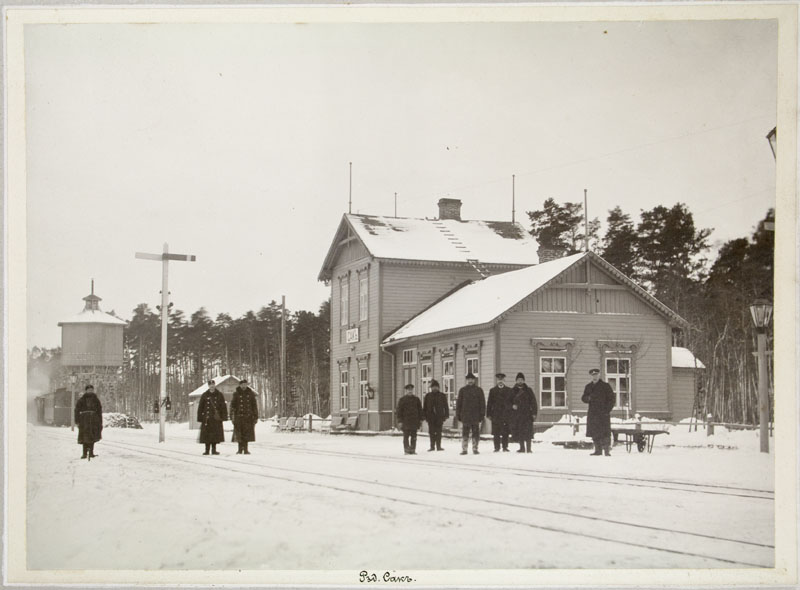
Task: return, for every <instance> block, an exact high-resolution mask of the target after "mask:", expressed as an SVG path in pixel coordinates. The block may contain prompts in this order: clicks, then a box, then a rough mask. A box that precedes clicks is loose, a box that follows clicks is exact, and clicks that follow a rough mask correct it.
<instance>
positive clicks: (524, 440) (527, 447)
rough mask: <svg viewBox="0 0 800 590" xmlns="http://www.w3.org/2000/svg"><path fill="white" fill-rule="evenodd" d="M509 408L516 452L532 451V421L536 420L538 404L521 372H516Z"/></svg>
mask: <svg viewBox="0 0 800 590" xmlns="http://www.w3.org/2000/svg"><path fill="white" fill-rule="evenodd" d="M511 410H512V414H513V417H512V419H511V422H512V424H513V430H514V437H515V438H516V439H517V442H518V443H519V450H518V451H517V452H518V453H530V452H532V451H531V439H532V438H533V423H534V422H535V421H536V414H537V413H538V412H539V406H538V405H537V403H536V396H535V395H534V394H533V390H532V389H531V388H530V387H528V385H527V384H526V383H525V375H524V374H523V373H517V382H516V383H515V384H514V393H513V395H512V397H511Z"/></svg>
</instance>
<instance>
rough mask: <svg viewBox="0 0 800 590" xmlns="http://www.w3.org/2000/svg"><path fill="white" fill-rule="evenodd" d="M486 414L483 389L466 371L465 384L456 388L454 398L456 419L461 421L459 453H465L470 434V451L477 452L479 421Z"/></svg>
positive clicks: (479, 430) (473, 376)
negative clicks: (455, 396)
mask: <svg viewBox="0 0 800 590" xmlns="http://www.w3.org/2000/svg"><path fill="white" fill-rule="evenodd" d="M485 415H486V398H485V397H484V394H483V389H481V388H480V387H478V386H477V385H475V375H473V374H472V373H467V384H466V385H465V386H464V387H462V388H461V389H459V390H458V399H457V400H456V420H457V421H458V422H461V454H462V455H466V454H467V446H468V442H469V438H470V434H471V435H472V453H473V454H475V455H477V454H478V442H479V441H480V432H481V422H482V421H483V417H484V416H485Z"/></svg>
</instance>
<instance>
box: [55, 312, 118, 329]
mask: <svg viewBox="0 0 800 590" xmlns="http://www.w3.org/2000/svg"><path fill="white" fill-rule="evenodd" d="M64 324H109V325H112V326H126V325H128V322H126V321H125V320H123V319H120V318H118V317H117V316H113V315H111V314H110V313H106V312H104V311H100V310H99V309H84V310H83V311H81V312H80V313H78V314H75V315H74V316H72V317H71V318H68V319H66V320H62V321H60V322H58V325H59V326H61V325H64Z"/></svg>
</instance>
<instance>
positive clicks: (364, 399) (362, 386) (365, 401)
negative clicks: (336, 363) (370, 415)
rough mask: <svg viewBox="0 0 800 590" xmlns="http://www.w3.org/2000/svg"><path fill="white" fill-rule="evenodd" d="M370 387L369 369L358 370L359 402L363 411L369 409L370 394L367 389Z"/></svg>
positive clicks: (360, 368)
mask: <svg viewBox="0 0 800 590" xmlns="http://www.w3.org/2000/svg"><path fill="white" fill-rule="evenodd" d="M368 386H369V367H359V368H358V401H359V406H360V408H359V409H361V410H366V409H367V408H368V407H369V393H368V392H367V387H368Z"/></svg>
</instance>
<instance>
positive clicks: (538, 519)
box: [47, 433, 774, 567]
mask: <svg viewBox="0 0 800 590" xmlns="http://www.w3.org/2000/svg"><path fill="white" fill-rule="evenodd" d="M47 436H50V437H52V438H59V439H64V438H66V437H64V436H59V435H57V434H55V433H53V434H48V435H47ZM103 446H104V447H109V448H110V449H117V450H120V451H127V452H132V453H137V454H140V455H145V456H154V457H159V458H161V459H165V460H168V461H173V462H177V463H183V464H191V465H193V466H199V467H201V468H204V469H209V470H215V471H223V472H227V473H238V474H243V475H247V476H256V477H259V478H263V479H269V480H276V481H282V482H287V483H292V484H298V485H305V486H311V487H315V488H321V489H324V490H329V491H335V492H342V493H348V494H355V495H359V496H363V497H369V498H373V499H377V500H381V501H390V502H399V503H403V504H407V505H412V506H417V507H420V508H425V509H435V510H440V511H447V512H449V513H453V514H459V515H467V516H469V517H471V518H478V519H485V520H492V521H495V522H501V523H504V524H508V525H510V526H520V527H526V528H530V529H536V530H541V531H549V532H551V533H557V534H564V535H573V536H579V537H581V538H584V539H594V540H597V541H602V542H608V543H614V544H618V545H620V546H629V547H637V548H640V549H647V550H651V551H654V552H659V553H670V554H674V555H681V556H686V557H692V558H698V559H704V560H711V561H714V562H719V563H722V564H727V565H732V566H740V567H741V566H744V567H772V564H773V561H774V546H773V545H771V544H767V543H758V542H754V541H750V540H746V539H736V538H732V537H722V536H718V535H711V534H705V533H701V532H695V531H688V530H681V529H677V528H672V527H660V526H653V525H648V524H644V523H638V522H630V521H623V520H619V519H611V518H604V517H602V516H596V515H586V514H578V513H574V512H569V511H565V510H556V509H548V508H542V507H538V506H531V505H526V504H524V503H520V502H507V501H499V500H496V499H491V500H490V499H486V498H481V497H475V496H470V495H468V494H464V493H458V492H442V491H438V490H432V489H426V488H424V487H417V486H413V485H396V484H393V483H388V482H380V481H375V480H371V479H365V478H361V477H353V476H347V475H342V474H340V473H326V472H323V471H316V470H309V469H297V468H288V467H279V466H275V465H269V464H268V463H267V462H265V459H266V460H267V461H268V459H269V456H268V455H267V456H259V455H251V456H250V457H248V458H247V460H246V462H245V461H242V460H241V458H239V457H237V456H235V455H219V456H208V457H204V456H200V455H198V454H197V453H196V452H189V451H185V450H180V449H168V448H154V447H152V446H150V445H144V444H137V443H132V442H127V441H126V442H121V441H108V440H104V441H103ZM259 447H266V448H268V449H272V450H273V451H276V452H282V451H288V452H290V453H295V452H299V453H305V454H312V455H331V454H333V455H336V456H342V457H345V458H354V459H358V460H365V459H367V460H381V461H387V460H388V461H394V458H385V457H382V458H377V457H365V456H363V455H359V454H355V453H344V452H337V451H319V450H317V449H313V450H311V449H298V448H292V447H286V446H284V445H268V444H267V445H264V444H259ZM398 462H401V463H407V461H403V459H401V458H398ZM420 463H423V464H424V465H427V466H428V467H441V466H442V465H443V463H442V462H439V461H437V462H436V463H432V462H424V461H420ZM446 465H447V466H448V467H453V466H457V467H458V468H460V469H468V470H473V471H483V472H492V473H496V472H499V471H502V472H504V473H506V474H509V473H511V474H514V475H517V472H521V473H522V474H523V475H524V474H525V472H527V471H534V472H535V470H526V469H519V468H514V469H502V468H498V469H486V468H478V467H477V466H464V465H462V464H459V463H446ZM543 473H544V475H546V476H548V477H550V476H553V477H555V476H556V475H557V474H553V473H552V472H543ZM534 475H536V476H540V474H536V473H534ZM605 479H607V478H606V477H605V476H603V477H596V478H581V480H582V481H592V482H598V481H599V482H601V483H619V482H606V481H605ZM618 479H623V480H624V479H626V478H618ZM652 481H658V480H652ZM656 487H658V486H656ZM723 487H725V486H723ZM662 489H668V490H675V489H681V488H671V487H662ZM682 491H691V490H687V489H683V490H682ZM730 495H735V494H730ZM745 497H748V498H755V499H762V500H763V499H765V498H762V497H759V496H745ZM509 509H512V510H513V511H514V513H513V514H514V518H510V517H509V516H508V513H509ZM598 529H600V530H602V531H603V532H602V533H601V534H598V533H597V532H596V531H597V530H598ZM732 554H733V555H742V554H746V555H747V558H746V559H741V558H739V557H736V558H733V557H731V555H732Z"/></svg>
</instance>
